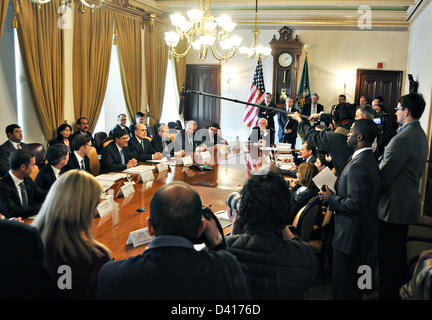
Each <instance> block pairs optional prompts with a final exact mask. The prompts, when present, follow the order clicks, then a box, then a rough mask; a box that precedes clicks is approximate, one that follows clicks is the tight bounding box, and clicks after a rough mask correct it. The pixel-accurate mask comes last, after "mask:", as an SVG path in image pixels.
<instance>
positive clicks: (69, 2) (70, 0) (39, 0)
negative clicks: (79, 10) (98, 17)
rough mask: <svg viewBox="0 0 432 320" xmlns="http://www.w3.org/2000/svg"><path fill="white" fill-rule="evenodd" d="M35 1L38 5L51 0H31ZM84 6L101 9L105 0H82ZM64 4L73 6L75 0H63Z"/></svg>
mask: <svg viewBox="0 0 432 320" xmlns="http://www.w3.org/2000/svg"><path fill="white" fill-rule="evenodd" d="M30 1H31V2H33V3H36V4H38V5H42V4H46V3H48V2H50V1H51V0H30ZM80 2H81V5H82V6H86V7H87V8H90V9H99V8H101V7H102V6H103V5H104V2H105V0H99V4H90V3H88V2H87V1H86V0H80ZM61 3H62V5H68V6H71V5H72V3H73V0H62V2H61Z"/></svg>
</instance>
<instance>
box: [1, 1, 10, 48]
mask: <svg viewBox="0 0 432 320" xmlns="http://www.w3.org/2000/svg"><path fill="white" fill-rule="evenodd" d="M8 4H9V0H1V3H0V41H1V36H2V33H3V26H4V22H5V20H6V13H7V9H8Z"/></svg>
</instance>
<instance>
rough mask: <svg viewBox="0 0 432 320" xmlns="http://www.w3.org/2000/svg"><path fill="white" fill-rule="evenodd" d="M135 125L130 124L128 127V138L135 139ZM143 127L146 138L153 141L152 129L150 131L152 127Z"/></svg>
mask: <svg viewBox="0 0 432 320" xmlns="http://www.w3.org/2000/svg"><path fill="white" fill-rule="evenodd" d="M135 125H136V122H134V123H132V124H131V125H130V126H129V132H130V134H129V136H130V137H131V138H133V137H135ZM145 126H146V128H147V136H148V137H150V138H152V139H153V138H154V137H153V129H152V127H151V126H149V125H145Z"/></svg>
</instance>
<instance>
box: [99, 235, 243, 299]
mask: <svg viewBox="0 0 432 320" xmlns="http://www.w3.org/2000/svg"><path fill="white" fill-rule="evenodd" d="M162 237H164V238H165V239H167V236H160V237H156V238H154V239H153V240H152V242H151V243H150V246H149V248H148V249H146V250H145V251H144V252H143V253H142V254H139V255H137V256H135V257H131V258H129V259H126V260H120V261H113V262H108V263H106V264H105V265H104V266H103V267H102V269H101V271H100V272H99V280H98V288H97V292H98V294H97V298H99V299H115V300H117V299H140V300H142V299H144V300H148V299H151V300H166V299H173V300H178V299H181V300H187V299H194V300H198V299H207V300H214V299H217V300H226V299H247V298H248V292H247V284H246V279H245V277H244V275H243V272H242V271H241V267H240V264H239V263H238V261H237V260H236V259H235V257H234V256H233V255H231V254H230V253H228V252H227V251H225V250H221V251H217V252H215V251H210V252H207V251H196V250H195V249H194V248H193V246H192V243H191V242H190V241H189V240H186V239H185V238H182V237H175V238H174V237H173V238H174V239H180V240H177V241H175V243H171V244H170V245H169V246H165V245H162V246H160V245H158V246H155V247H153V244H155V243H158V241H159V240H161V239H162ZM159 243H160V242H159ZM230 282H231V284H230ZM230 287H231V289H230Z"/></svg>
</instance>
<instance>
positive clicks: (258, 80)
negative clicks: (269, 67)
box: [243, 57, 265, 128]
mask: <svg viewBox="0 0 432 320" xmlns="http://www.w3.org/2000/svg"><path fill="white" fill-rule="evenodd" d="M249 91H250V97H249V100H248V102H250V103H255V104H260V103H261V102H263V101H264V92H265V89H264V78H263V72H262V61H261V57H259V58H258V63H257V66H256V69H255V74H254V78H253V81H252V84H251V87H250V90H249ZM243 123H244V124H245V125H246V126H248V127H249V128H253V127H256V126H257V125H258V108H257V107H254V106H250V105H246V107H245V113H244V118H243Z"/></svg>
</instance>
